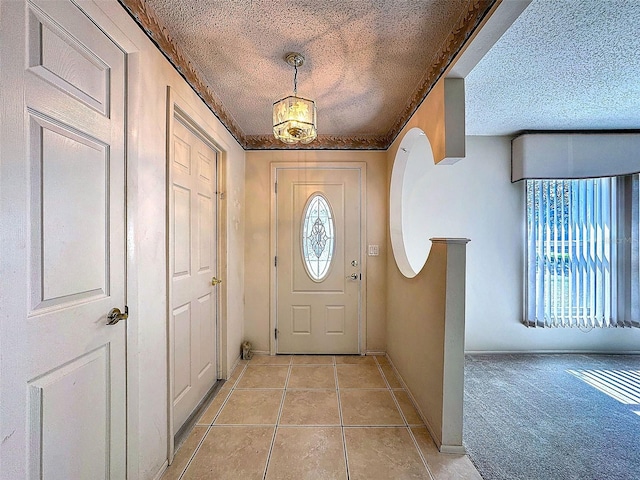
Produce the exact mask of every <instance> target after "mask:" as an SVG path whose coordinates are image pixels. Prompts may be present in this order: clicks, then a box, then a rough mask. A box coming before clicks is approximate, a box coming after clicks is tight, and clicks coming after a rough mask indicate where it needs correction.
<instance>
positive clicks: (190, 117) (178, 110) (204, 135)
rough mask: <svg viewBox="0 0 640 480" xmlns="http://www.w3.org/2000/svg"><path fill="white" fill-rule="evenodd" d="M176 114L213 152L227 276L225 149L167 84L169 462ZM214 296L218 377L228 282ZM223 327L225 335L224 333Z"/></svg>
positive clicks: (220, 255)
mask: <svg viewBox="0 0 640 480" xmlns="http://www.w3.org/2000/svg"><path fill="white" fill-rule="evenodd" d="M176 117H179V118H180V119H181V121H182V122H183V123H184V124H185V125H188V128H190V129H191V130H192V131H193V132H194V133H195V134H196V135H197V136H198V137H199V138H200V139H201V140H202V141H203V142H205V143H206V144H207V145H208V146H209V147H210V148H211V149H212V150H214V151H215V152H216V167H215V168H216V185H215V194H216V200H215V201H216V219H215V226H216V250H217V252H216V253H217V257H216V265H215V269H216V274H217V275H218V277H219V278H223V279H226V278H227V262H226V258H227V257H226V249H227V245H226V227H225V226H226V217H227V213H226V202H223V201H222V200H224V191H223V187H224V185H226V180H225V168H224V163H225V161H224V159H225V156H224V150H223V149H222V148H221V147H220V145H219V144H218V143H217V142H216V141H215V140H214V138H213V136H212V135H211V134H210V133H208V131H207V129H206V128H205V126H206V125H207V123H206V122H205V121H204V119H202V118H201V117H200V116H199V115H198V114H197V113H196V110H195V108H193V107H192V106H191V105H190V104H189V103H188V102H187V101H186V100H185V99H183V98H182V97H181V96H180V95H179V94H178V93H177V92H176V91H175V90H174V89H172V88H171V87H170V86H168V87H167V135H166V142H167V144H166V153H167V157H166V184H165V189H166V235H167V236H166V255H167V258H166V272H167V278H166V282H167V283H166V285H167V311H166V326H167V442H168V445H167V449H168V458H169V464H171V463H172V462H173V457H174V455H175V442H174V437H175V434H176V430H175V428H174V427H175V426H174V422H173V373H174V372H173V365H172V362H171V351H172V350H173V342H174V338H173V332H172V329H171V312H172V310H173V295H172V294H173V289H172V282H171V262H172V260H173V258H172V254H171V248H170V245H171V238H170V234H169V232H170V228H169V223H170V221H171V215H170V203H169V202H170V200H171V184H172V180H173V173H172V168H171V159H172V158H173V142H172V141H171V140H172V139H173V132H174V129H173V125H174V122H175V119H176ZM216 288H217V289H218V291H217V299H216V310H215V315H216V321H215V325H216V378H217V379H220V378H222V376H223V372H224V371H226V365H223V362H225V360H226V358H227V345H226V342H225V341H224V339H225V338H226V302H225V300H226V298H227V283H226V282H222V283H221V284H219V285H218V287H216ZM223 331H224V332H225V335H223Z"/></svg>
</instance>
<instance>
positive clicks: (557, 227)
mask: <svg viewBox="0 0 640 480" xmlns="http://www.w3.org/2000/svg"><path fill="white" fill-rule="evenodd" d="M620 182H621V181H619V180H618V179H617V178H615V177H613V178H595V179H584V180H527V182H526V203H527V207H526V208H527V245H526V255H527V259H526V260H527V261H526V280H525V282H526V311H525V323H526V324H527V325H530V326H545V327H606V326H616V325H619V324H623V322H621V323H619V322H618V316H617V304H618V302H617V299H618V295H617V290H618V287H619V284H618V281H617V267H618V257H617V256H618V253H619V252H618V250H619V248H618V242H617V238H618V237H617V234H618V219H619V218H621V217H620V214H621V213H622V211H624V202H623V203H622V205H618V198H619V196H618V195H619V192H618V185H619V183H620ZM627 183H628V182H627ZM635 185H637V181H636V182H635ZM636 190H637V187H636ZM635 210H636V211H637V208H635ZM626 217H629V216H628V215H626ZM636 225H637V221H636ZM622 230H624V228H623V229H622ZM636 237H637V236H636ZM626 250H632V249H625V251H624V252H622V254H623V257H624V258H625V259H627V257H628V255H627V253H628V252H626ZM623 289H624V285H623Z"/></svg>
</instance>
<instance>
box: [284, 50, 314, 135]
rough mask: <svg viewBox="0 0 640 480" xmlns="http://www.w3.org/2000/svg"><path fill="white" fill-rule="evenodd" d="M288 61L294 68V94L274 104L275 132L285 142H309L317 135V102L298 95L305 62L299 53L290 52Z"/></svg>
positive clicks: (287, 57)
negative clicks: (301, 68)
mask: <svg viewBox="0 0 640 480" xmlns="http://www.w3.org/2000/svg"><path fill="white" fill-rule="evenodd" d="M285 59H286V61H287V63H288V64H289V65H291V66H292V67H293V68H294V74H293V96H289V97H286V98H283V99H282V100H278V101H277V102H275V103H274V104H273V134H274V135H275V137H276V138H277V139H279V140H282V141H283V142H284V143H292V144H293V143H309V142H312V141H313V140H314V139H315V138H316V137H317V136H318V131H317V121H316V104H315V102H314V101H313V100H307V99H306V98H302V97H299V96H298V67H300V66H302V64H303V63H304V57H303V56H302V55H301V54H299V53H295V52H294V53H289V54H288V55H287V56H286V58H285Z"/></svg>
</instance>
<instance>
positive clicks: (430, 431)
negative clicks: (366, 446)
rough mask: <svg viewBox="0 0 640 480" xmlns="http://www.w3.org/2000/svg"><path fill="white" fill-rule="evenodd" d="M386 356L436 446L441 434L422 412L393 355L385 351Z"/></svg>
mask: <svg viewBox="0 0 640 480" xmlns="http://www.w3.org/2000/svg"><path fill="white" fill-rule="evenodd" d="M384 356H385V357H386V359H387V361H388V362H389V365H391V368H392V369H393V373H395V374H396V377H398V380H399V381H400V384H401V385H402V388H404V390H405V391H406V392H407V395H408V396H409V400H411V403H413V407H414V408H415V409H416V412H418V415H420V418H421V419H422V421H423V422H424V424H425V426H426V427H427V430H428V432H429V435H431V438H432V440H433V441H434V442H435V444H436V446H438V445H441V444H442V440H441V439H440V436H439V435H436V431H435V429H434V428H433V427H432V426H431V424H430V423H429V420H427V417H426V415H425V414H424V413H423V412H422V409H421V408H420V407H419V406H418V402H416V399H415V397H414V396H413V393H411V390H410V389H409V387H408V386H407V384H406V383H405V381H404V378H402V375H400V373H399V372H398V369H396V366H395V365H394V364H393V360H391V357H390V356H389V354H388V353H385V355H384ZM441 451H442V450H441Z"/></svg>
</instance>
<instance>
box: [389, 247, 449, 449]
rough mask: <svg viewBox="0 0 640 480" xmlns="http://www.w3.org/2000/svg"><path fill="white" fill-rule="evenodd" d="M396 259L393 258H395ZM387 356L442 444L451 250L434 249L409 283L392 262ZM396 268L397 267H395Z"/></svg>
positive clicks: (390, 266)
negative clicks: (447, 274) (448, 266)
mask: <svg viewBox="0 0 640 480" xmlns="http://www.w3.org/2000/svg"><path fill="white" fill-rule="evenodd" d="M391 256H393V255H391ZM389 264H390V265H389V272H388V277H387V278H388V288H387V292H388V293H387V295H388V300H387V301H388V305H387V311H388V316H389V317H388V327H387V353H388V354H389V357H390V358H391V361H392V362H393V365H394V366H395V367H396V369H397V370H398V372H399V373H400V375H401V377H402V379H403V380H404V382H405V383H406V385H407V387H408V388H409V391H410V392H411V394H412V395H413V397H414V398H415V400H416V403H417V405H418V407H419V409H420V411H421V413H422V414H423V416H424V417H425V420H426V421H427V422H428V424H429V430H430V431H431V432H432V434H433V435H434V437H435V438H434V439H435V440H437V441H438V440H441V438H442V437H441V435H438V432H441V431H442V407H443V405H442V399H443V392H444V389H443V380H444V334H445V323H444V317H445V307H446V304H445V292H446V270H447V247H446V245H444V244H440V245H438V244H434V246H433V247H432V248H431V253H430V254H429V258H428V259H427V263H426V264H425V266H424V267H423V269H422V271H421V272H420V273H419V274H418V275H416V276H415V277H414V278H406V277H405V276H403V275H402V274H401V273H400V270H398V269H397V267H396V266H395V262H394V260H393V258H391V259H390V260H389ZM391 264H393V265H391Z"/></svg>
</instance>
